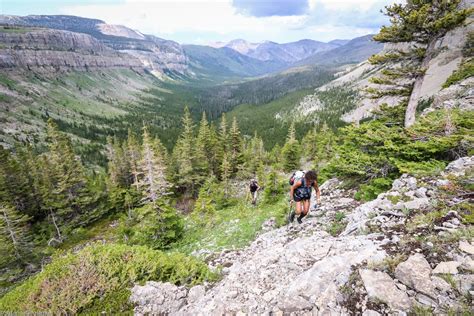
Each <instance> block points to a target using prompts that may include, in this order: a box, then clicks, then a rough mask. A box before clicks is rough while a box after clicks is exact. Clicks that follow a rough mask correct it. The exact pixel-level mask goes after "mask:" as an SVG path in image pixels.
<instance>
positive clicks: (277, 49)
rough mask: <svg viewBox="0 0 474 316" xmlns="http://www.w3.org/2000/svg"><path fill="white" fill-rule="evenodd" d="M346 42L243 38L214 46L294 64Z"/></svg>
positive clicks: (266, 59)
mask: <svg viewBox="0 0 474 316" xmlns="http://www.w3.org/2000/svg"><path fill="white" fill-rule="evenodd" d="M343 44H345V41H340V40H336V41H335V42H329V43H323V42H319V41H314V40H309V39H303V40H299V41H297V42H290V43H283V44H279V43H275V42H271V41H264V42H261V43H250V42H248V41H246V40H243V39H235V40H232V41H230V42H229V43H227V44H225V43H216V44H214V45H213V46H214V47H217V48H220V47H228V48H231V49H233V50H235V51H237V52H239V53H241V54H243V55H247V56H249V57H253V58H255V59H258V60H262V61H273V62H278V63H284V64H293V63H295V62H297V61H300V60H302V59H305V58H307V57H309V56H312V55H314V54H316V53H319V52H323V51H328V50H331V49H333V48H336V47H338V46H341V45H343Z"/></svg>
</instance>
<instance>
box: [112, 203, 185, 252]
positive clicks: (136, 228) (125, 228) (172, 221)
mask: <svg viewBox="0 0 474 316" xmlns="http://www.w3.org/2000/svg"><path fill="white" fill-rule="evenodd" d="M183 229H184V224H183V219H182V218H181V217H180V216H179V215H178V214H177V213H176V210H174V209H172V208H171V207H169V206H168V205H165V204H164V203H157V204H147V205H145V206H143V207H140V208H137V209H134V210H132V211H131V216H130V217H128V216H124V217H123V218H122V220H121V223H120V229H119V232H120V235H121V237H122V240H124V242H126V243H127V244H129V245H146V246H149V247H150V248H153V249H168V248H170V247H171V245H172V244H173V243H175V242H177V241H178V240H179V239H180V238H181V236H182V235H183Z"/></svg>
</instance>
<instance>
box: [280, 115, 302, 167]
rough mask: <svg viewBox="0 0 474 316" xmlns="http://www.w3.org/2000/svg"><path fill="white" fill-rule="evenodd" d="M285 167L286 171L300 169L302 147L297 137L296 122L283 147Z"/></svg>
mask: <svg viewBox="0 0 474 316" xmlns="http://www.w3.org/2000/svg"><path fill="white" fill-rule="evenodd" d="M282 156H283V169H284V170H285V171H286V172H290V171H292V170H296V169H299V167H300V159H301V149H300V145H299V143H298V140H297V139H296V131H295V123H294V122H292V123H291V125H290V128H289V129H288V136H287V138H286V143H285V145H284V146H283V149H282Z"/></svg>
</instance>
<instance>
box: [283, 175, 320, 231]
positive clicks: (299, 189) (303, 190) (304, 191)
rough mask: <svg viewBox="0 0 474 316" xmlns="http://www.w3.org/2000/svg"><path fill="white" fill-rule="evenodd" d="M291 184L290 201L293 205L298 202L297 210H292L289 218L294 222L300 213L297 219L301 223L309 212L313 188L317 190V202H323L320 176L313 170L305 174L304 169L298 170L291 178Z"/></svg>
mask: <svg viewBox="0 0 474 316" xmlns="http://www.w3.org/2000/svg"><path fill="white" fill-rule="evenodd" d="M298 173H299V174H298ZM298 175H299V177H298ZM292 180H293V181H292ZM292 182H293V183H292ZM290 184H292V186H291V189H290V203H291V205H292V204H293V203H294V202H296V210H294V211H292V212H291V214H290V218H289V220H290V222H293V221H294V219H295V216H296V215H298V218H297V220H298V223H299V224H301V223H302V222H301V220H302V219H303V217H305V216H306V215H307V214H308V212H309V206H310V199H311V191H312V189H311V188H314V189H315V190H316V198H317V203H318V204H319V203H320V202H321V191H320V190H319V186H318V177H317V175H316V172H314V171H312V170H310V171H308V172H306V173H304V174H303V172H302V171H297V172H295V174H293V176H292V178H291V179H290Z"/></svg>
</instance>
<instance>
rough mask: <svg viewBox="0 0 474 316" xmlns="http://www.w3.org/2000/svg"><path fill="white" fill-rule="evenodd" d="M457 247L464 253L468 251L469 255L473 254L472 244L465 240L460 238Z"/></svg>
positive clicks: (473, 247)
mask: <svg viewBox="0 0 474 316" xmlns="http://www.w3.org/2000/svg"><path fill="white" fill-rule="evenodd" d="M459 249H460V250H461V251H464V252H465V253H468V254H470V255H474V246H473V245H472V244H470V243H468V242H467V241H464V240H461V241H460V242H459Z"/></svg>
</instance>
